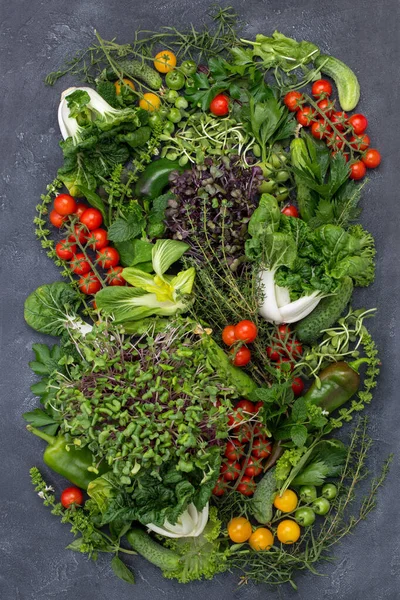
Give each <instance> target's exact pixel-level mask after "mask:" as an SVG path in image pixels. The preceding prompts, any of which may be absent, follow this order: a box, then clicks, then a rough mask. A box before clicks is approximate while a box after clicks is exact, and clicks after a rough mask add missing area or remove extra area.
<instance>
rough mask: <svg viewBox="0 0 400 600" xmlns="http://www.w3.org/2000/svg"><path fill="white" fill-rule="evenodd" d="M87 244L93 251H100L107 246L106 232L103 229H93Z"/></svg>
mask: <svg viewBox="0 0 400 600" xmlns="http://www.w3.org/2000/svg"><path fill="white" fill-rule="evenodd" d="M88 244H89V245H90V247H91V248H93V249H95V250H102V249H103V248H105V247H106V246H107V244H108V236H107V231H106V230H105V229H101V228H99V229H93V231H91V232H90V234H89V236H88Z"/></svg>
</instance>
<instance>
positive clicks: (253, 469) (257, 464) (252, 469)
mask: <svg viewBox="0 0 400 600" xmlns="http://www.w3.org/2000/svg"><path fill="white" fill-rule="evenodd" d="M244 460H245V459H244ZM243 466H244V461H243V463H242V469H243ZM261 471H262V466H261V461H260V459H259V458H253V457H252V456H250V458H249V460H248V461H247V467H246V469H245V472H244V473H245V475H247V476H248V477H257V475H259V474H260V473H261Z"/></svg>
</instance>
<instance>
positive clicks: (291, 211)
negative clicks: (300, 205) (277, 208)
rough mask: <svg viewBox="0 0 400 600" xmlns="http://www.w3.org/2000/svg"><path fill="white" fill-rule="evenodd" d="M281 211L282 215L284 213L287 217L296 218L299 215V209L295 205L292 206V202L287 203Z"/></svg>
mask: <svg viewBox="0 0 400 600" xmlns="http://www.w3.org/2000/svg"><path fill="white" fill-rule="evenodd" d="M281 213H282V214H283V215H286V216H287V217H294V218H296V219H297V218H298V216H299V211H298V210H297V208H296V207H295V206H293V204H288V205H287V206H285V208H283V209H282V210H281Z"/></svg>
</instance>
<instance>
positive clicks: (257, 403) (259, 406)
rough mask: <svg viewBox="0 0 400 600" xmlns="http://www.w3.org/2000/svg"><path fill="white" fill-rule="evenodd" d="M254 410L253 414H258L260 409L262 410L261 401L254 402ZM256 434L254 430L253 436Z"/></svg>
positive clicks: (262, 404) (262, 403)
mask: <svg viewBox="0 0 400 600" xmlns="http://www.w3.org/2000/svg"><path fill="white" fill-rule="evenodd" d="M254 408H255V411H254V412H255V413H258V412H259V411H260V410H261V409H262V408H264V402H261V400H260V401H259V402H256V403H255V405H254ZM255 434H256V431H255V430H254V435H255Z"/></svg>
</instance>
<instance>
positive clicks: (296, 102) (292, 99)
mask: <svg viewBox="0 0 400 600" xmlns="http://www.w3.org/2000/svg"><path fill="white" fill-rule="evenodd" d="M302 98H303V94H300V92H288V93H287V94H286V96H285V97H284V99H283V102H284V104H285V105H286V107H287V108H288V110H290V112H296V110H297V109H298V108H299V106H300V102H301V99H302Z"/></svg>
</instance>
